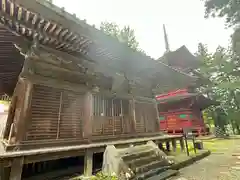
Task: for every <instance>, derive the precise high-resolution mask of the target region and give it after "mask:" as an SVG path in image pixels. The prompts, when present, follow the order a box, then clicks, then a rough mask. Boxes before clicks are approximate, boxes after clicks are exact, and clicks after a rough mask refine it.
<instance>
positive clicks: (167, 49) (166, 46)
mask: <svg viewBox="0 0 240 180" xmlns="http://www.w3.org/2000/svg"><path fill="white" fill-rule="evenodd" d="M163 33H164V41H165V48H166V52H169V51H170V48H169V44H168V36H167V32H166V28H165V24H163Z"/></svg>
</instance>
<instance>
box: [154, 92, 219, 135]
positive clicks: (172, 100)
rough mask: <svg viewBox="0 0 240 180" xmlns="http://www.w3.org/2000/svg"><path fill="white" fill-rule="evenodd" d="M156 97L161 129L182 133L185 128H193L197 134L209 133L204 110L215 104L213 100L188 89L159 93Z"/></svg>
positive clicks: (170, 132) (171, 132)
mask: <svg viewBox="0 0 240 180" xmlns="http://www.w3.org/2000/svg"><path fill="white" fill-rule="evenodd" d="M156 99H157V101H158V110H159V121H160V127H159V129H160V130H161V131H165V132H167V133H169V134H182V133H183V130H184V129H186V128H191V129H193V131H194V133H196V134H197V135H204V134H207V133H208V128H207V127H206V126H205V124H204V120H203V116H202V110H204V109H205V108H207V107H209V106H211V105H213V104H215V102H213V101H212V100H210V99H208V98H206V97H204V96H203V95H201V94H198V93H189V92H188V91H187V90H186V89H184V90H177V91H173V92H169V93H167V94H161V95H157V96H156Z"/></svg>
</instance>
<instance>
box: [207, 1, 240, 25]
mask: <svg viewBox="0 0 240 180" xmlns="http://www.w3.org/2000/svg"><path fill="white" fill-rule="evenodd" d="M204 2H205V15H206V17H209V16H212V17H216V16H218V17H225V18H226V23H227V24H228V25H229V26H235V25H237V24H239V23H240V3H239V0H204Z"/></svg>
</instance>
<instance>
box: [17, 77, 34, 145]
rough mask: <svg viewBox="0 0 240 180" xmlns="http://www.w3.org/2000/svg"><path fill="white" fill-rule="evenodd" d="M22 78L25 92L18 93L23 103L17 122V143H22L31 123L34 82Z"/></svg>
mask: <svg viewBox="0 0 240 180" xmlns="http://www.w3.org/2000/svg"><path fill="white" fill-rule="evenodd" d="M20 80H21V81H22V86H24V87H23V89H24V92H19V94H18V96H19V97H21V96H22V98H23V103H22V107H21V112H20V113H21V114H20V118H19V119H18V122H17V124H16V125H17V127H16V129H17V130H16V144H18V143H21V141H22V140H24V137H25V134H26V130H27V127H28V125H29V121H30V113H31V101H32V90H33V84H32V83H31V82H30V81H28V80H26V79H22V78H20Z"/></svg>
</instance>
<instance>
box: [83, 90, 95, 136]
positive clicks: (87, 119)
mask: <svg viewBox="0 0 240 180" xmlns="http://www.w3.org/2000/svg"><path fill="white" fill-rule="evenodd" d="M84 99H85V100H84V120H83V137H84V138H86V139H88V140H90V141H91V136H92V127H93V95H92V93H91V92H89V91H88V92H87V93H86V94H85V98H84Z"/></svg>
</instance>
